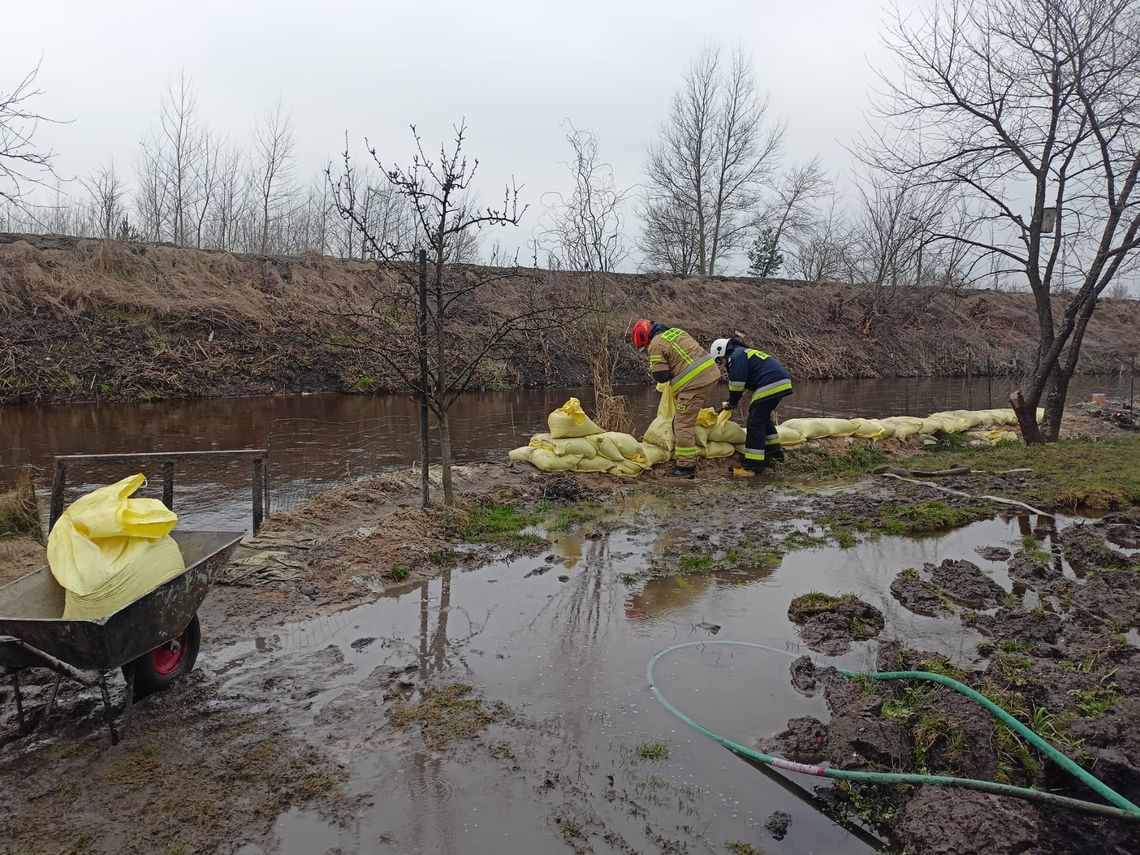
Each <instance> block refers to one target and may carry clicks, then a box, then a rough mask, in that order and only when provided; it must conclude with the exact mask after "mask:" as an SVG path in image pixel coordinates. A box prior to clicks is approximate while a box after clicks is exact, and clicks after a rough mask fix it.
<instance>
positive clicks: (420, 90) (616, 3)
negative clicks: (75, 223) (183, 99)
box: [0, 0, 928, 243]
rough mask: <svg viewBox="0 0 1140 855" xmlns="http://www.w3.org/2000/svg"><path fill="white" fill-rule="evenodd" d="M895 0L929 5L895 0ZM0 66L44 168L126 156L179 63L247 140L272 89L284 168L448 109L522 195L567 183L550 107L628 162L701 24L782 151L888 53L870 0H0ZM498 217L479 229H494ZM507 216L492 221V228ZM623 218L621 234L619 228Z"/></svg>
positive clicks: (431, 138) (488, 176) (826, 124)
mask: <svg viewBox="0 0 1140 855" xmlns="http://www.w3.org/2000/svg"><path fill="white" fill-rule="evenodd" d="M901 2H902V6H903V7H904V8H909V7H920V6H926V5H928V3H927V2H924V0H901ZM5 6H6V7H7V8H5V9H4V12H3V26H4V30H5V31H6V33H9V34H12V35H14V36H16V38H9V39H5V45H4V50H3V51H2V52H0V81H2V82H3V86H0V88H10V86H11V84H12V83H13V82H14V81H16V80H18V79H19V78H20V77H21V76H22V75H23V74H24V73H26V71H27V70H28V69H29V68H30V67H31V66H32V65H34V64H35V63H36V61H37V60H39V58H40V56H41V54H42V57H43V59H42V70H41V73H40V77H39V80H38V85H39V87H40V88H41V89H43V90H45V94H44V95H43V96H42V97H41V98H39V99H37V103H36V106H37V108H38V109H39V111H40V112H42V113H43V114H45V115H48V116H50V117H52V118H55V119H60V120H71V121H70V123H69V124H63V125H44V126H41V128H40V132H39V136H38V140H39V141H40V142H41V143H42V144H43V145H44V146H50V147H51V148H53V149H55V150H56V151H57V153H58V155H59V156H58V160H57V162H56V166H57V171H58V172H59V174H60V175H61V176H62V177H67V176H74V175H84V174H86V173H88V172H89V171H90V170H91V169H93V168H94V167H96V166H97V165H99V164H100V163H105V162H107V161H108V160H109V159H110V158H111V157H114V158H115V162H116V166H117V167H118V168H119V169H120V171H122V172H124V173H127V174H130V173H131V168H130V167H131V164H132V162H133V158H134V155H135V151H136V149H137V144H138V140H139V138H140V137H141V136H142V135H143V134H144V133H145V132H146V131H148V130H149V129H151V128H153V127H154V126H156V124H157V117H158V110H159V104H160V101H161V99H162V96H163V93H164V91H165V88H166V87H167V85H168V84H169V83H170V82H171V81H172V80H173V79H174V78H176V77H177V75H178V74H179V72H180V71H181V70H182V69H185V70H186V72H187V74H188V75H189V76H190V77H191V78H192V79H193V81H194V83H195V85H196V87H197V90H198V97H199V104H200V107H201V111H202V115H203V116H204V117H205V118H206V120H207V121H208V123H209V124H210V125H211V127H213V128H214V129H217V130H220V131H223V132H225V133H228V134H229V135H230V138H231V140H233V141H235V142H240V143H241V144H242V145H246V144H247V141H248V140H249V139H250V136H251V131H252V128H253V125H254V124H255V122H256V121H257V120H258V118H259V117H260V116H261V115H263V114H264V113H265V112H266V110H267V109H268V108H269V107H270V106H271V105H272V104H273V103H274V102H275V101H276V100H277V99H280V100H281V101H282V103H283V104H284V105H285V108H286V109H287V111H288V112H289V113H290V115H291V117H292V120H293V125H294V129H295V132H296V138H297V167H298V178H300V179H303V180H308V179H309V178H310V177H311V176H313V175H315V174H316V172H317V170H318V168H319V167H320V166H322V165H323V163H324V162H325V161H326V160H327V159H328V158H329V157H330V156H335V154H336V152H337V151H338V150H339V149H338V146H339V145H340V144H341V140H342V139H343V133H344V131H346V130H347V131H348V132H349V134H350V137H352V138H354V139H359V138H361V137H363V136H365V135H367V136H368V137H369V139H370V140H371V141H372V142H373V144H374V145H376V146H377V148H379V149H380V151H381V153H382V154H384V153H387V158H388V159H396V160H400V161H406V160H407V159H408V158H409V154H410V137H409V135H408V133H407V126H408V124H409V123H412V122H415V123H417V124H418V125H419V127H420V129H421V131H422V132H423V134H424V136H425V138H426V140H425V141H426V142H428V143H430V144H432V145H433V147H434V146H435V145H436V144H437V143H438V141H439V139H440V138H441V137H442V136H443V135H445V134H448V133H450V125H451V123H452V122H453V121H455V120H457V119H458V118H460V117H461V116H465V117H466V119H467V122H468V126H469V129H470V135H469V139H470V151H471V153H473V154H475V155H477V156H478V157H479V159H480V161H481V169H482V175H483V179H482V180H481V181H479V182H478V187H479V189H480V191H481V196H482V197H483V198H484V199H487V200H492V199H494V198H496V197H497V196H498V195H499V193H500V192H501V185H502V183H503V181H504V180H505V179H507V178H509V177H510V176H511V175H512V174H513V175H514V176H515V177H516V178H517V180H518V181H519V182H520V183H524V184H525V185H526V189H525V191H524V194H525V196H526V199H527V201H529V202H530V203H531V205H532V208H531V211H529V212H528V214H527V217H526V220H525V221H524V225H523V227H522V228H521V229H520V230H519V235H518V238H519V243H522V242H524V241H525V240H526V239H527V237H529V234H530V232H531V229H532V228H533V227H534V225H535V223H536V221H537V219H538V214H539V213H540V212H539V210H538V208H539V207H540V198H541V194H542V193H544V192H547V191H553V190H564V189H567V184H568V180H567V177H566V174H565V172H564V167H563V166H562V165H560V162H561V161H564V160H565V159H566V157H567V154H568V146H567V145H566V143H565V140H564V137H565V133H566V131H565V129H564V128H563V127H561V126H560V121H561V120H562V119H564V118H569V119H571V120H572V121H573V122H574V123H575V124H576V125H577V126H578V127H580V128H589V129H591V130H593V131H594V132H595V133H596V134H597V135H598V137H599V141H600V147H601V154H602V156H603V158H604V159H605V160H607V161H608V162H610V163H611V164H612V165H613V168H614V172H615V175H616V179H617V181H618V183H619V185H626V186H628V185H633V184H636V183H638V182H639V181H640V180H641V177H642V165H643V159H644V147H645V145H646V143H647V142H649V140H650V139H651V138H652V136H653V134H654V132H655V129H656V127H657V125H658V123H659V122H660V120H661V119H662V117H663V116H664V115H665V113H666V111H667V109H668V103H669V99H670V96H671V94H672V92H673V90H674V88H675V87H676V85H677V83H678V82H679V78H680V75H681V72H682V70H683V69H684V67H685V66H686V65H687V64H688V62H689V61H690V59H691V58H692V57H693V56H694V55H695V54H696V52H697V51H698V50H699V49H700V48H701V46H702V45H703V44H704V43H706V42H711V43H714V44H721V45H722V46H723V47H724V48H725V49H726V50H727V49H731V48H732V47H733V46H735V45H736V44H740V45H741V46H743V48H744V49H745V50H746V51H747V52H749V53H750V54H751V55H752V57H753V61H754V64H755V70H756V77H757V81H758V83H759V86H760V88H761V90H766V91H767V92H768V93H770V96H771V106H772V112H773V114H774V115H776V116H779V117H782V118H785V119H786V120H787V122H788V134H787V146H786V156H785V163H791V162H795V161H802V160H807V159H809V158H811V157H813V156H815V155H819V156H820V157H821V158H822V159H823V162H824V164H825V166H826V167H827V168H828V169H829V170H830V171H832V172H840V171H843V170H846V169H848V168H849V167H850V156H849V155H848V154H847V152H846V151H845V150H844V148H843V145H844V143H847V142H850V140H851V139H852V138H853V137H854V136H856V135H857V134H858V132H859V131H860V129H861V128H862V126H863V113H864V111H865V110H866V108H867V106H868V94H869V89H870V87H871V86H872V85H873V82H874V74H873V72H872V70H871V66H872V65H881V64H883V63H885V62H886V61H887V58H886V56H885V53H884V51H883V49H882V47H881V42H880V32H881V28H882V21H883V18H884V9H885V6H884V4H883V3H880V2H879V0H795V2H784V0H704V2H694V0H609V2H599V0H577V2H574V3H557V4H555V3H550V2H542V0H528V1H527V2H523V0H476V2H471V0H467V2H459V0H454V2H445V0H415V2H393V0H375V1H374V2H348V0H329V1H328V2H320V3H318V2H313V0H308V2H298V0H274V2H269V0H242V2H234V0H230V2H222V0H196V2H192V3H187V2H178V3H175V2H169V0H145V2H144V0H108V2H104V3H93V2H89V0H70V2H65V0H38V2H34V3H26V2H25V3H16V2H14V0H9V2H8V3H6V4H5ZM499 234H502V233H501V232H500V233H497V234H496V236H498V235H499ZM504 236H505V235H504ZM631 237H632V235H631Z"/></svg>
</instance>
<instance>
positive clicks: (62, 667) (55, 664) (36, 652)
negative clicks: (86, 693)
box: [15, 638, 102, 686]
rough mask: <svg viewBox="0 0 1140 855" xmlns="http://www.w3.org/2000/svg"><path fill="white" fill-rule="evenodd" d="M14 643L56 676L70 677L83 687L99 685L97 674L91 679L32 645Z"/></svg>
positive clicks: (19, 642)
mask: <svg viewBox="0 0 1140 855" xmlns="http://www.w3.org/2000/svg"><path fill="white" fill-rule="evenodd" d="M15 642H16V644H17V645H19V646H20V647H21V648H22V649H24V650H26V651H28V652H29V653H31V654H32V655H33V656H35V657H37V658H39V659H42V660H43V664H44V667H47V668H51V669H52V670H53V671H55V672H56V673H58V674H65V675H67V676H68V677H70V678H71V679H72V680H75V681H76V682H78V683H82V684H83V685H84V686H97V685H99V681H100V679H101V677H102V675H98V674H97V675H95V676H94V677H93V676H91V675H90V674H88V673H85V672H83V671H80V670H79V669H78V668H76V667H74V666H72V665H68V664H67V663H66V662H64V661H63V660H61V659H57V658H56V657H54V656H52V655H51V654H50V653H45V652H44V651H42V650H40V649H39V648H38V647H35V646H34V645H31V644H28V643H27V642H26V641H21V640H20V639H18V638H17V639H15Z"/></svg>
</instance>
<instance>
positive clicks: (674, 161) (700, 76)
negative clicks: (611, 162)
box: [644, 47, 784, 275]
mask: <svg viewBox="0 0 1140 855" xmlns="http://www.w3.org/2000/svg"><path fill="white" fill-rule="evenodd" d="M783 137H784V126H783V124H782V123H771V124H770V123H769V122H768V101H767V99H766V98H762V97H760V95H759V94H758V93H757V91H756V83H755V79H754V75H753V72H752V64H751V62H750V61H749V60H748V58H747V57H746V56H745V55H744V53H743V52H742V51H741V50H739V49H738V50H737V51H736V52H735V53H734V55H733V58H732V62H731V65H730V66H729V67H728V68H727V69H722V65H721V57H720V50H719V48H714V47H706V48H705V49H704V50H702V51H701V53H700V54H699V55H698V57H697V59H696V60H695V61H694V62H693V63H692V65H691V66H690V67H689V69H688V71H686V73H685V75H684V78H683V81H682V84H681V88H680V89H679V90H678V91H677V92H676V93H675V94H674V96H673V104H672V107H671V109H670V113H669V118H668V119H667V120H666V122H665V124H664V125H663V126H662V127H661V130H660V134H659V139H658V141H657V142H656V143H654V144H653V145H652V146H650V149H649V159H648V164H647V168H646V171H647V173H648V175H647V179H648V189H647V194H648V200H647V205H646V207H647V208H657V209H658V210H665V211H672V210H677V209H680V210H683V211H685V212H686V216H685V217H684V218H683V220H691V221H692V223H693V226H692V228H693V234H692V236H691V238H688V239H687V240H686V243H692V244H693V245H694V246H695V249H696V251H695V255H696V272H697V273H699V274H702V275H704V274H708V275H713V274H715V273H716V272H717V266H718V264H719V263H720V262H721V261H722V260H723V258H724V257H726V256H727V255H729V254H730V253H732V252H733V251H734V250H736V249H738V248H739V247H740V246H741V244H742V242H743V239H744V236H745V233H746V231H747V229H748V228H749V226H750V224H751V223H750V219H749V217H748V216H747V214H749V213H750V212H752V211H755V209H756V205H757V202H758V200H759V193H760V189H761V188H762V187H763V186H764V184H765V183H766V182H767V181H768V180H769V179H770V178H771V175H772V171H773V170H774V168H775V166H776V164H777V162H778V160H779V155H780V149H781V146H782V143H783ZM660 206H664V208H661V207H660ZM669 220H670V221H671V222H672V223H673V224H676V223H677V222H678V218H676V217H670V218H669ZM683 220H682V221H683ZM658 222H659V220H657V219H654V220H651V221H650V222H649V223H648V224H647V231H648V230H651V229H653V228H655V225H656V223H658ZM668 237H669V231H668V230H666V231H665V232H664V233H652V232H650V233H647V235H646V238H645V240H644V244H645V246H646V248H647V249H649V250H654V249H656V248H658V247H660V245H661V243H662V242H663V241H664V240H665V239H668ZM684 254H685V253H683V252H682V253H677V252H668V251H667V252H666V253H665V254H664V257H660V256H658V257H654V256H648V253H647V256H648V257H649V260H650V263H651V264H662V263H663V262H665V261H667V260H670V259H675V258H676V257H678V255H681V256H683V255H684Z"/></svg>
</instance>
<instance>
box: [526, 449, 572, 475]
mask: <svg viewBox="0 0 1140 855" xmlns="http://www.w3.org/2000/svg"><path fill="white" fill-rule="evenodd" d="M581 460H582V455H580V454H555V453H554V452H553V451H548V450H547V449H545V448H532V449H531V453H530V457H529V459H528V462H529V463H530V464H531V465H532V466H534V467H536V468H538V469H541V470H542V471H543V472H569V471H570V470H571V469H573V468H574V467H575V466H577V465H578V463H579V462H580V461H581Z"/></svg>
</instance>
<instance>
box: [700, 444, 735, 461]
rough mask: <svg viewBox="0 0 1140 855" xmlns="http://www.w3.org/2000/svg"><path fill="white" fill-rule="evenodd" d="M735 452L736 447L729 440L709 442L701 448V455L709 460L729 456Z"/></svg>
mask: <svg viewBox="0 0 1140 855" xmlns="http://www.w3.org/2000/svg"><path fill="white" fill-rule="evenodd" d="M735 453H736V447H735V446H734V445H733V444H732V443H731V442H710V443H709V444H708V445H706V446H705V447H704V448H702V449H701V455H702V456H704V457H707V458H708V459H709V460H715V459H716V458H718V457H731V456H732V455H733V454H735Z"/></svg>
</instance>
